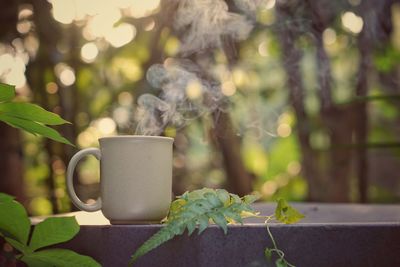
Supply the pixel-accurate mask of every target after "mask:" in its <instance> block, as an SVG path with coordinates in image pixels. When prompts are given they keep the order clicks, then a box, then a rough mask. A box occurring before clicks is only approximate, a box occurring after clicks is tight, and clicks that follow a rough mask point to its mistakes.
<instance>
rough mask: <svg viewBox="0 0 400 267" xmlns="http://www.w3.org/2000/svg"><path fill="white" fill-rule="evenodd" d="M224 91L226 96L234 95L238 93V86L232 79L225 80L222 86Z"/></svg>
mask: <svg viewBox="0 0 400 267" xmlns="http://www.w3.org/2000/svg"><path fill="white" fill-rule="evenodd" d="M221 90H222V93H223V94H224V95H226V96H233V95H234V94H235V93H236V86H235V84H234V83H233V82H232V81H225V82H223V83H222V86H221Z"/></svg>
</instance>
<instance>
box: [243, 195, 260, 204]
mask: <svg viewBox="0 0 400 267" xmlns="http://www.w3.org/2000/svg"><path fill="white" fill-rule="evenodd" d="M259 198H260V195H259V194H251V195H247V196H244V197H243V201H244V203H246V204H251V203H253V202H255V201H256V200H258V199H259Z"/></svg>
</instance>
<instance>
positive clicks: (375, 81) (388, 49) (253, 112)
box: [0, 1, 400, 215]
mask: <svg viewBox="0 0 400 267" xmlns="http://www.w3.org/2000/svg"><path fill="white" fill-rule="evenodd" d="M57 2H63V1H57ZM122 2H123V1H122ZM153 2H154V3H156V4H157V3H158V1H149V2H147V1H146V4H143V5H142V6H141V5H139V6H141V7H143V6H146V5H149V7H147V9H146V10H147V13H146V12H144V13H143V14H142V15H140V16H136V15H132V14H133V13H132V12H133V11H132V10H133V9H132V7H129V8H125V7H121V6H119V5H122V4H121V3H120V1H116V2H115V3H114V2H112V1H109V2H107V3H104V2H103V1H102V2H101V3H99V4H98V6H99V7H96V10H97V12H98V13H99V14H98V15H93V14H89V13H90V12H89V11H88V10H86V9H84V7H83V6H81V7H80V6H79V5H77V6H76V7H74V8H77V10H75V9H74V10H73V12H72V11H71V12H72V13H71V12H70V10H68V9H67V8H65V9H64V10H63V12H62V13H57V12H53V13H52V14H53V15H52V16H53V17H50V21H51V22H52V23H54V24H55V25H56V27H57V29H58V30H59V31H58V32H59V33H60V35H61V37H60V38H58V39H56V40H53V41H54V42H53V43H54V45H53V46H52V47H51V44H50V43H49V44H48V47H47V49H49V50H50V49H52V50H51V52H49V54H51V56H52V57H54V58H52V60H53V62H54V66H40V68H42V69H45V71H44V70H43V71H42V72H40V68H39V70H38V69H33V67H32V65H33V63H35V62H38V61H39V59H40V60H42V61H45V60H44V58H46V56H44V57H43V55H41V53H43V51H42V50H40V49H46V47H45V48H40V49H39V44H40V45H41V46H42V45H43V44H44V43H46V40H43V39H41V38H43V37H41V36H39V35H38V33H39V32H40V31H41V30H43V31H46V29H45V28H43V25H42V26H41V25H35V27H36V28H35V27H33V26H32V25H34V23H36V21H37V20H35V21H34V20H33V17H34V16H36V14H35V13H32V14H31V15H30V16H27V17H24V16H23V14H24V13H21V12H22V10H25V11H24V12H28V13H29V12H33V11H32V10H33V9H32V6H30V5H21V7H20V13H21V14H22V15H21V16H20V21H19V22H18V23H19V24H18V25H20V24H21V23H28V24H29V23H30V24H29V25H31V27H30V28H29V29H28V30H27V31H26V32H25V31H23V32H21V36H19V37H17V38H15V40H17V41H15V40H14V41H15V42H14V43H1V45H0V48H1V49H0V62H3V61H1V60H5V58H6V57H7V58H9V57H11V58H12V59H13V60H14V61H17V59H18V58H22V57H23V55H22V54H24V53H25V54H24V55H25V56H26V55H28V57H29V58H30V59H29V60H30V63H29V64H30V66H29V64H28V69H27V71H26V74H27V76H28V78H29V75H31V76H35V75H38V76H40V77H39V78H43V80H44V82H43V83H42V84H43V87H40V83H39V82H37V81H36V80H35V79H32V78H29V79H28V81H27V83H23V84H22V85H21V84H20V85H19V86H17V92H18V97H20V98H25V99H33V100H37V102H38V103H39V104H40V103H46V105H47V107H46V108H48V109H49V110H52V111H54V112H57V113H61V111H62V112H67V111H68V112H70V111H73V114H72V115H71V114H69V115H68V116H70V115H71V116H72V117H71V118H69V117H66V119H68V120H71V122H72V123H73V125H74V127H75V129H74V131H75V137H76V140H71V142H72V143H76V144H77V148H85V147H89V146H97V145H98V144H97V139H98V138H99V137H102V136H108V135H114V134H117V133H118V134H133V133H135V122H134V116H135V107H136V104H135V101H136V99H137V97H138V96H139V95H141V94H142V93H145V92H150V93H153V94H157V93H158V92H157V91H155V90H154V89H152V88H150V87H149V85H148V84H147V82H146V81H145V73H146V69H147V68H148V67H149V66H150V65H151V64H154V63H162V62H160V61H162V59H165V58H167V57H173V56H174V55H175V54H176V52H177V50H178V48H179V41H178V39H177V38H176V37H175V36H173V35H172V34H171V30H170V29H169V28H162V27H160V25H159V23H162V22H161V19H160V14H162V12H163V10H160V8H159V6H158V4H157V5H155V4H154V3H153ZM271 2H274V3H275V1H271ZM152 3H153V4H154V5H153V7H154V8H152V6H151V5H152ZM101 7H103V8H101ZM79 8H82V10H79ZM97 8H98V9H97ZM136 8H138V7H136ZM349 10H350V11H351V12H352V11H354V10H353V9H351V8H349ZM399 10H400V9H399V8H398V7H397V6H395V7H394V8H393V11H392V12H393V14H394V15H393V19H394V20H396V21H397V22H396V23H394V25H393V26H394V30H393V32H394V33H393V36H397V35H398V33H399V32H400V28H399V25H400V24H399V23H398V20H399V16H400V15H399V14H400V11H399ZM139 11H141V9H140V8H138V9H136V11H135V12H139ZM85 12H87V13H88V14H86V13H85ZM115 12H116V13H115ZM49 14H50V13H49ZM71 14H72V15H71ZM79 14H80V15H79ZM82 14H83V15H82ZM115 14H117V15H115ZM70 15H71V16H70ZM78 15H79V16H80V17H79V16H78ZM114 15H115V16H114ZM68 16H70V17H68ZM76 16H78V17H76ZM341 16H342V13H338V14H337V18H336V19H335V20H334V22H333V23H332V25H330V27H329V28H328V29H326V30H325V31H324V34H323V40H322V41H323V46H324V48H325V50H326V52H327V55H328V57H329V59H330V62H331V68H332V69H331V71H332V79H333V81H332V87H333V94H334V100H335V101H336V102H338V103H342V102H343V103H344V102H350V101H352V100H353V99H354V95H353V93H352V92H353V90H350V89H353V88H355V86H356V82H357V81H356V77H357V72H358V67H359V61H360V54H359V50H358V47H357V34H359V32H357V31H356V30H354V28H351V27H350V28H349V27H348V25H347V26H346V25H344V23H343V18H342V17H341ZM96 17H97V18H98V19H96ZM114 17H115V19H114V20H113V18H114ZM99 18H102V19H103V23H104V24H101V23H100V22H101V20H100V19H99ZM341 18H342V19H341ZM54 19H55V20H54ZM109 20H110V21H109ZM99 21H100V22H99ZM257 22H258V24H257V26H256V27H255V29H254V31H253V33H252V34H251V36H250V37H249V38H248V39H247V40H245V41H243V42H241V43H240V44H239V45H238V56H239V58H238V62H237V64H236V65H235V66H234V67H233V68H232V70H228V69H227V68H226V66H224V64H225V63H226V61H227V59H226V58H225V57H224V55H223V54H222V53H220V52H218V51H217V52H215V54H214V58H213V61H215V68H216V72H217V73H220V74H221V75H222V76H224V75H225V76H224V77H230V79H231V80H232V81H233V83H234V85H235V86H234V91H233V93H232V92H231V93H232V95H230V96H229V99H230V100H231V105H230V107H229V112H230V114H231V115H232V119H233V123H234V126H235V131H236V133H237V135H238V136H240V138H241V142H242V151H243V154H242V157H243V160H244V162H245V166H246V168H247V170H248V171H249V172H250V173H251V174H252V175H253V177H254V189H255V190H256V191H258V192H260V193H261V197H262V199H263V200H272V199H277V198H281V197H282V198H284V199H286V200H288V201H290V200H295V201H303V200H305V199H306V197H307V190H308V189H307V182H306V180H305V178H304V177H303V176H302V172H301V171H302V165H301V164H302V163H301V162H302V155H301V153H300V151H299V144H298V139H297V136H296V133H297V129H296V123H301V122H296V121H295V118H294V114H293V111H292V110H291V108H290V105H289V104H288V101H287V97H288V91H289V90H288V87H287V84H286V78H287V77H286V73H285V69H284V67H283V64H282V55H283V54H284V53H286V52H287V51H283V49H282V47H281V45H280V43H279V37H278V34H277V31H279V29H280V28H281V27H282V25H279V24H278V23H276V11H275V9H274V6H273V5H272V7H270V8H268V9H265V10H261V11H260V12H259V14H258V17H257ZM288 23H290V22H288ZM126 24H128V26H127V25H126ZM121 25H125V26H127V27H125V28H120V30H121V31H122V36H120V35H118V34H115V35H107V34H105V35H103V36H102V35H101V34H100V33H99V32H101V31H106V30H110V31H113V29H117V28H118V27H119V26H121ZM304 25H305V26H304V27H305V29H304V30H305V34H304V36H303V37H302V38H301V39H300V40H298V42H297V43H296V46H297V47H298V48H299V49H301V51H302V58H301V62H300V64H301V70H302V73H301V75H302V77H303V79H304V84H305V88H306V94H305V96H304V97H305V103H306V110H307V111H308V112H309V113H310V114H311V116H312V122H313V124H312V125H310V127H312V129H313V134H312V138H311V140H310V142H311V143H312V146H313V148H315V149H319V150H324V149H327V147H329V145H330V144H329V142H327V138H326V133H325V132H323V131H321V130H320V129H319V128H318V125H319V123H320V121H319V120H320V119H321V118H320V114H318V110H319V105H320V103H319V102H318V98H317V94H318V92H317V88H316V83H317V79H318V75H317V73H318V67H317V66H316V63H315V47H314V46H313V45H312V37H311V36H310V34H308V32H307V30H309V29H307V27H308V26H307V24H306V23H304ZM13 27H15V25H14V26H13ZM19 27H22V26H19ZM40 27H42V28H40ZM346 27H347V28H346ZM123 29H128V30H127V32H124V30H123ZM129 29H131V30H129ZM132 29H134V30H132ZM132 31H133V32H134V34H133V35H132V36H131V37H132V38H131V39H129V40H128V41H127V42H125V41H126V40H125V39H124V38H126V36H130V35H129V34H130V33H132ZM73 33H77V34H75V35H74V34H73ZM50 35H51V33H50ZM54 38H55V37H54ZM113 38H114V39H115V40H114V39H113ZM124 40H125V41H124ZM18 42H19V43H20V45H19V46H18V45H16V43H18ZM21 44H22V45H21ZM16 46H18V47H20V50H21V51H23V53H19V52H18V53H17V52H15V51H17V49H16ZM399 55H400V45H399V43H398V41H396V38H393V40H392V41H390V42H389V43H387V44H383V48H382V49H380V50H379V51H376V53H375V54H374V57H373V65H374V67H375V68H376V69H375V70H374V72H373V75H371V77H370V79H369V80H370V81H369V82H370V84H371V86H370V87H371V88H373V90H371V91H370V94H371V95H380V94H387V91H388V90H389V89H390V88H389V87H390V86H388V85H385V84H384V83H383V82H382V79H379V77H380V76H381V75H383V74H388V73H392V72H394V71H398V66H399V62H400V56H399ZM24 71H25V69H24V70H23V72H22V73H24ZM34 71H36V73H35V74H33V72H34ZM38 73H39V74H38ZM6 76H7V75H6V74H5V72H1V70H0V77H1V78H2V79H6V80H7V79H10V78H7V77H8V76H7V77H6ZM42 76H43V77H42ZM390 79H394V78H390ZM39 80H40V79H39ZM35 81H36V82H35ZM17 82H18V81H17V80H14V83H15V84H17ZM28 85H29V86H28ZM388 88H389V89H388ZM44 99H46V101H45V100H44ZM368 106H369V109H368V112H369V116H370V118H371V119H370V126H369V127H370V133H369V136H368V141H369V142H383V141H384V142H398V136H399V129H398V125H399V103H398V102H391V101H371V102H369V103H368ZM60 110H61V111H60ZM68 112H67V113H68ZM211 125H212V123H211V122H210V119H209V118H208V117H207V116H204V117H201V118H198V119H197V120H193V121H190V123H189V124H188V126H187V127H185V128H183V129H174V128H168V129H167V130H166V131H165V133H164V134H165V135H169V136H172V137H174V138H175V140H176V142H175V146H176V149H175V155H174V174H175V177H174V181H175V183H176V185H177V186H176V188H178V189H179V190H178V191H179V192H184V191H186V190H187V189H190V190H192V189H196V188H201V187H204V186H207V187H213V188H216V187H223V186H225V185H226V177H225V174H224V172H223V168H222V165H223V164H222V159H221V156H220V155H219V154H218V153H217V152H216V151H215V147H214V146H213V143H212V142H213V141H212V140H211V138H210V134H209V132H208V131H209V129H210V127H212V126H211ZM72 136H73V135H72ZM63 149H65V148H63V147H60V146H55V147H54V149H53V150H54V151H53V152H54V154H52V155H49V151H48V150H47V149H46V145H45V141H44V140H43V139H42V138H33V137H32V136H30V135H24V136H23V151H24V155H25V158H24V161H25V166H26V169H25V178H24V179H25V187H26V192H27V196H28V199H29V201H28V203H29V204H28V206H29V212H30V213H31V214H34V215H43V214H49V213H51V212H53V209H52V205H54V204H55V203H52V201H51V195H54V196H55V198H56V200H57V203H56V205H57V206H58V208H59V209H58V210H59V212H65V211H69V210H70V209H71V206H70V203H69V201H68V197H67V195H66V193H65V192H66V191H65V183H64V177H65V168H66V164H67V160H66V158H67V156H69V155H70V154H68V155H67V156H65V155H64V154H63V152H61V151H62V150H63ZM374 153H375V152H374V151H372V152H371V157H374V158H375V156H374V155H375V154H374ZM382 153H384V154H385V155H386V156H387V158H388V159H389V158H390V160H392V161H393V162H394V163H393V164H391V165H390V168H393V166H396V164H397V163H398V162H399V161H400V155H399V154H400V152H399V149H398V148H397V149H396V148H395V149H387V150H385V151H384V152H382ZM372 161H373V160H371V162H372ZM97 164H98V163H96V161H94V160H92V159H90V158H88V159H87V160H86V161H85V162H83V163H82V164H81V166H80V168H79V174H80V175H79V184H80V185H78V188H77V190H78V192H81V197H82V198H83V199H84V200H88V201H90V199H95V197H96V194H97V192H98V190H99V188H98V185H97V184H96V183H97V182H98V165H97ZM371 164H372V169H374V170H377V171H376V172H373V173H372V174H371V175H372V176H373V177H371V190H370V191H371V197H372V200H373V201H379V202H391V201H395V200H396V201H397V200H398V199H399V197H400V195H399V192H400V184H399V182H398V181H396V179H397V178H399V176H398V173H395V172H393V171H391V175H390V176H391V177H381V175H382V173H383V172H382V171H379V170H378V167H377V165H376V164H374V163H373V162H372V163H371ZM387 169H389V167H388V168H387ZM397 170H398V169H397ZM49 176H51V179H53V181H54V185H55V190H54V192H50V190H49V188H48V183H47V182H46V181H47V179H48V177H49ZM353 179H355V177H353ZM385 179H386V180H385ZM397 180H398V179H397ZM379 181H381V182H379ZM385 181H387V182H385ZM353 184H354V183H353ZM378 185H379V186H378Z"/></svg>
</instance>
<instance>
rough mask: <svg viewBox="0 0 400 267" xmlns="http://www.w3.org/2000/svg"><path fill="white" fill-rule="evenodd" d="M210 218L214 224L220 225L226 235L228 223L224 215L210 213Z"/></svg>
mask: <svg viewBox="0 0 400 267" xmlns="http://www.w3.org/2000/svg"><path fill="white" fill-rule="evenodd" d="M210 217H211V219H212V220H213V221H214V223H216V224H217V225H219V226H220V227H221V228H222V230H224V234H226V233H227V232H228V226H227V221H226V219H225V217H224V215H222V214H220V213H216V212H213V213H210Z"/></svg>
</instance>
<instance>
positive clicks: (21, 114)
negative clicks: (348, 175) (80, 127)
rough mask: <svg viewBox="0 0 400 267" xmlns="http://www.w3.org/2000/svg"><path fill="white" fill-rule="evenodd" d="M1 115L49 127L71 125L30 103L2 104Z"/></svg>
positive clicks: (0, 107) (0, 106)
mask: <svg viewBox="0 0 400 267" xmlns="http://www.w3.org/2000/svg"><path fill="white" fill-rule="evenodd" d="M0 113H2V114H5V115H7V116H10V117H16V118H20V119H24V120H28V121H35V122H40V123H43V124H47V125H60V124H65V123H69V122H68V121H66V120H64V119H62V118H61V117H60V116H59V115H57V114H55V113H52V112H49V111H47V110H45V109H43V108H41V107H39V106H38V105H34V104H30V103H3V104H0Z"/></svg>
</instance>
